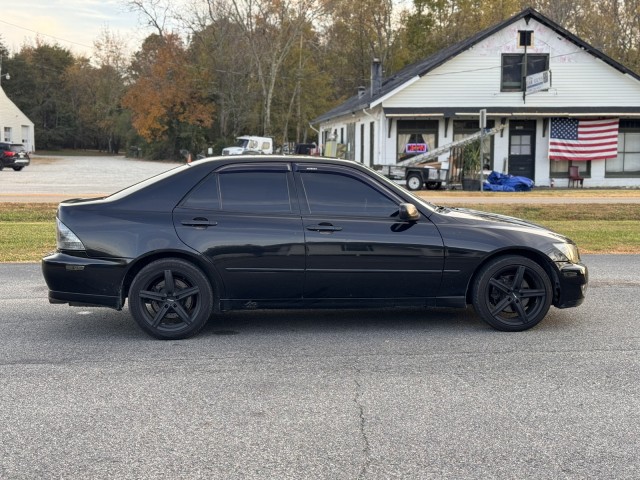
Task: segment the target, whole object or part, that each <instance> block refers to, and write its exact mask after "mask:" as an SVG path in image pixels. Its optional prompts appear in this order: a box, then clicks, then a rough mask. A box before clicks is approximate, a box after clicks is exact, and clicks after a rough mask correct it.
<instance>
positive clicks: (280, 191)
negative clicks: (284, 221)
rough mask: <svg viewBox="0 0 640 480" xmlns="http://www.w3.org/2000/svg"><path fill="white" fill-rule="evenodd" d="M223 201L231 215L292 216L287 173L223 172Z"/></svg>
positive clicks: (221, 189) (223, 205) (221, 175)
mask: <svg viewBox="0 0 640 480" xmlns="http://www.w3.org/2000/svg"><path fill="white" fill-rule="evenodd" d="M220 199H221V202H222V205H221V206H222V210H225V211H230V212H253V213H255V212H258V213H291V200H290V197H289V183H288V181H287V173H286V172H269V171H262V172H251V171H237V172H225V173H221V174H220Z"/></svg>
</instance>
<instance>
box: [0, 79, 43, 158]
mask: <svg viewBox="0 0 640 480" xmlns="http://www.w3.org/2000/svg"><path fill="white" fill-rule="evenodd" d="M0 141H2V142H6V143H22V144H23V145H24V147H25V149H26V150H27V152H32V151H34V150H35V148H36V143H35V138H34V131H33V122H32V121H31V120H29V118H28V117H27V116H26V115H25V114H24V113H22V111H20V109H19V108H18V107H16V104H15V103H13V102H12V101H11V99H9V97H7V95H6V94H5V93H4V90H2V87H0Z"/></svg>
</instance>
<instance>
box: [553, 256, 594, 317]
mask: <svg viewBox="0 0 640 480" xmlns="http://www.w3.org/2000/svg"><path fill="white" fill-rule="evenodd" d="M559 267H560V273H559V276H558V283H559V294H558V297H557V299H556V301H555V302H554V304H553V305H554V306H555V307H557V308H570V307H577V306H578V305H580V304H581V303H582V302H584V298H585V295H586V293H587V286H588V285H589V271H588V269H587V266H586V265H583V264H581V263H576V264H562V265H560V266H559Z"/></svg>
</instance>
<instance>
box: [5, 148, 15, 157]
mask: <svg viewBox="0 0 640 480" xmlns="http://www.w3.org/2000/svg"><path fill="white" fill-rule="evenodd" d="M14 155H15V152H12V151H11V150H5V151H4V156H5V157H13V156H14Z"/></svg>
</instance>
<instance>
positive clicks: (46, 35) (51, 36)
mask: <svg viewBox="0 0 640 480" xmlns="http://www.w3.org/2000/svg"><path fill="white" fill-rule="evenodd" d="M0 23H4V24H6V25H11V26H12V27H15V28H20V29H22V30H26V31H27V32H31V33H35V34H36V35H43V36H45V37H50V38H53V39H55V40H57V41H59V42H66V43H73V44H74V45H78V46H80V47H85V48H93V46H92V45H85V44H84V43H79V42H74V41H73V40H67V39H64V38H60V37H56V36H54V35H49V34H47V33H42V32H38V31H36V30H31V29H30V28H26V27H23V26H21V25H16V24H15V23H11V22H7V21H5V20H0Z"/></svg>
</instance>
